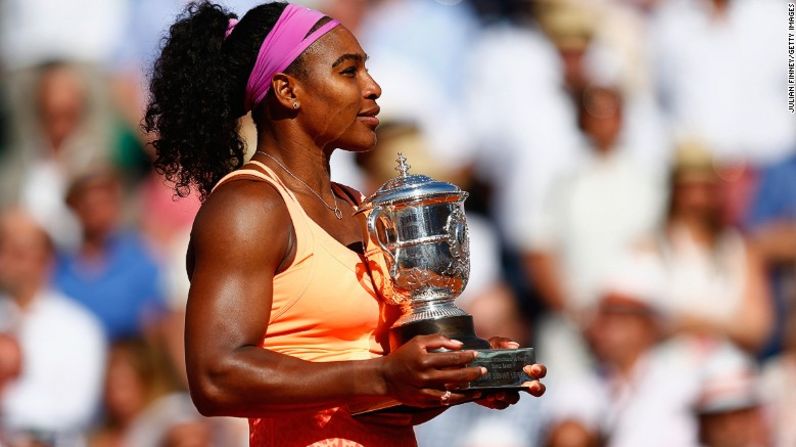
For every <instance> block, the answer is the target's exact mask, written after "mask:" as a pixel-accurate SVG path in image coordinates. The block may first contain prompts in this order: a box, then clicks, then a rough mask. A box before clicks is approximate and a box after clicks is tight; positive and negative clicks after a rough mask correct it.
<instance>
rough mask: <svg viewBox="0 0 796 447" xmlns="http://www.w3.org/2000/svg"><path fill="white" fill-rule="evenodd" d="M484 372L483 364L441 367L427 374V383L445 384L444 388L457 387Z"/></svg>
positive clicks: (479, 376) (475, 378)
mask: <svg viewBox="0 0 796 447" xmlns="http://www.w3.org/2000/svg"><path fill="white" fill-rule="evenodd" d="M484 374H486V368H484V367H483V366H476V367H472V368H460V369H443V370H438V371H435V372H433V373H431V374H429V377H428V380H427V383H429V384H439V385H445V387H446V388H459V387H460V386H461V385H466V384H467V383H469V382H473V381H475V380H478V379H480V378H481V377H482V376H483V375H484Z"/></svg>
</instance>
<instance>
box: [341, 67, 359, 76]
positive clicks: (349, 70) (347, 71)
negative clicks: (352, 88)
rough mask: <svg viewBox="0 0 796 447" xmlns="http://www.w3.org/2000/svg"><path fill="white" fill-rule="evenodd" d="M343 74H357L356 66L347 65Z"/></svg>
mask: <svg viewBox="0 0 796 447" xmlns="http://www.w3.org/2000/svg"><path fill="white" fill-rule="evenodd" d="M343 74H344V75H346V76H354V75H356V74H357V67H348V68H346V69H345V70H343Z"/></svg>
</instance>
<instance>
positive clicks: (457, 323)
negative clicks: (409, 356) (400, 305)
mask: <svg viewBox="0 0 796 447" xmlns="http://www.w3.org/2000/svg"><path fill="white" fill-rule="evenodd" d="M432 334H441V335H444V336H446V337H448V338H452V339H454V340H459V341H460V342H462V343H463V344H464V346H463V347H462V349H489V348H490V345H489V342H488V341H486V340H484V339H483V338H478V337H476V335H475V328H474V327H473V317H472V316H471V315H456V316H450V317H441V318H436V319H433V320H419V321H413V322H411V323H406V324H403V325H401V326H395V327H393V328H391V329H390V349H392V350H395V349H398V347H399V346H401V345H403V344H404V343H406V342H408V341H409V340H411V339H412V338H414V337H415V336H417V335H432Z"/></svg>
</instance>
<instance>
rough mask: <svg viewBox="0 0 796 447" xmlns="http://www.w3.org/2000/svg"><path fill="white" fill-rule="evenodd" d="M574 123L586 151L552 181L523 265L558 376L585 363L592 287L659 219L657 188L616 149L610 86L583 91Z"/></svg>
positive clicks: (618, 127)
mask: <svg viewBox="0 0 796 447" xmlns="http://www.w3.org/2000/svg"><path fill="white" fill-rule="evenodd" d="M579 116H580V124H581V127H582V129H583V131H584V133H585V135H586V136H587V137H588V138H589V141H590V146H589V147H588V148H587V150H584V151H583V157H584V159H583V161H582V162H581V163H579V164H577V165H576V166H574V167H573V168H572V169H570V170H569V171H568V172H567V173H565V174H563V175H561V176H560V178H559V179H558V180H557V181H556V182H554V183H553V185H552V187H551V190H550V191H549V193H548V197H547V200H546V203H545V206H544V208H543V209H542V210H541V212H540V213H539V217H538V218H537V219H536V225H534V226H533V227H532V228H530V229H529V231H528V234H527V240H528V243H527V244H526V245H525V247H524V250H525V265H526V270H527V272H528V275H529V277H530V278H531V281H532V283H533V284H534V286H535V287H536V288H537V290H538V291H539V293H540V295H541V298H542V299H543V300H544V302H545V304H546V305H547V307H548V309H550V310H551V313H550V315H548V316H547V317H546V318H545V319H544V320H543V321H541V323H540V327H539V333H538V342H537V346H538V349H539V355H540V357H542V358H546V359H550V361H552V362H553V363H555V364H556V370H558V371H573V370H574V369H575V368H582V367H584V366H585V365H586V364H587V363H588V353H587V352H585V347H584V346H583V343H582V342H581V340H580V337H579V334H578V332H579V328H578V324H579V323H578V320H579V318H580V316H581V314H582V313H583V312H584V311H586V310H587V309H589V308H590V307H592V306H593V305H594V299H595V297H597V293H596V287H597V286H598V285H599V281H600V280H601V279H602V278H603V276H604V275H606V274H608V273H610V272H609V271H608V269H610V267H611V266H612V265H613V264H615V263H617V262H619V261H620V260H621V257H622V256H623V255H624V253H625V251H626V250H627V249H628V248H629V247H630V246H631V245H633V244H634V243H636V242H637V241H638V240H640V239H642V238H643V237H645V236H646V235H647V234H649V233H652V232H653V231H654V230H655V228H656V226H657V224H658V221H659V219H660V217H661V215H662V214H663V202H664V200H663V197H664V192H663V185H662V182H661V181H660V179H659V177H656V176H655V175H653V174H651V173H650V172H648V171H646V170H645V169H644V168H643V167H642V166H641V165H640V164H638V163H637V162H636V161H635V159H633V158H632V156H631V155H630V153H629V152H628V151H627V150H626V148H624V147H623V146H622V145H621V135H622V129H623V122H624V121H623V117H624V115H623V101H622V97H621V94H620V93H619V91H618V90H617V89H615V88H610V87H602V86H591V87H588V88H586V90H585V92H584V94H583V96H582V100H581V103H580V105H579Z"/></svg>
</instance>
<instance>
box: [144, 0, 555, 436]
mask: <svg viewBox="0 0 796 447" xmlns="http://www.w3.org/2000/svg"><path fill="white" fill-rule="evenodd" d="M365 60H366V55H365V53H364V52H363V50H362V48H360V46H359V43H358V42H357V40H356V39H355V38H354V36H353V35H352V34H351V33H350V32H349V31H348V30H347V29H345V27H343V26H340V25H339V24H338V23H337V22H336V21H334V20H331V19H329V18H328V17H324V16H323V15H322V14H320V13H318V12H316V11H312V10H308V9H306V8H300V7H297V6H294V5H286V4H283V3H269V4H264V5H261V6H258V7H256V8H254V9H252V10H251V11H249V12H248V13H247V14H246V15H245V16H244V17H243V18H241V20H240V21H239V22H237V21H235V20H234V16H232V15H230V14H228V13H227V12H225V11H224V10H223V9H221V8H220V7H218V6H216V5H212V4H209V3H206V2H203V3H200V4H198V5H197V4H193V5H191V6H189V8H188V10H187V14H186V15H185V16H184V17H183V18H181V19H180V20H179V21H178V22H177V23H176V24H174V25H173V26H172V27H171V30H170V36H169V38H168V41H167V42H166V45H165V46H164V48H163V52H162V54H161V56H160V59H159V60H158V61H157V63H156V65H155V72H154V75H153V79H152V85H151V92H152V102H151V103H150V105H149V108H148V110H147V116H146V128H147V130H148V131H150V132H157V134H158V136H157V138H156V139H155V141H154V146H155V148H156V149H157V155H158V158H157V160H156V162H155V164H156V167H157V168H158V169H160V170H161V171H162V172H164V173H165V175H166V176H167V177H168V178H170V179H172V180H174V181H175V182H176V185H177V191H178V193H180V194H182V195H185V194H186V193H187V192H188V189H189V187H190V186H192V185H193V186H196V188H197V189H198V191H199V193H200V194H201V196H202V198H203V199H204V204H203V206H202V209H201V210H200V212H199V214H198V215H197V217H196V220H195V222H194V228H193V232H192V240H191V246H190V248H189V253H188V273H189V275H190V277H191V289H190V296H189V302H188V308H187V313H186V362H187V366H188V375H189V384H190V388H191V394H192V397H193V399H194V402H195V403H196V405H197V407H198V408H199V410H200V411H201V412H202V413H203V414H206V415H231V416H239V417H248V418H249V419H250V428H251V444H252V445H257V446H271V445H274V446H276V445H278V446H293V445H295V446H306V445H368V446H370V445H373V446H376V445H378V446H393V445H396V446H397V445H414V444H415V439H414V434H413V431H412V429H411V423H418V422H420V421H422V420H424V419H428V418H429V417H433V415H435V414H437V413H439V412H440V411H441V410H439V408H440V407H443V408H444V407H445V406H446V405H452V404H456V403H460V402H463V401H465V400H466V399H468V396H465V395H464V394H462V393H455V392H451V391H449V390H448V388H454V387H456V386H458V385H461V384H463V383H466V382H469V381H472V380H474V379H476V378H477V377H479V376H481V375H482V374H483V373H484V371H482V370H481V369H480V368H468V367H466V365H467V364H468V363H469V362H470V361H472V360H473V358H474V357H475V354H474V353H473V352H469V351H461V350H459V348H460V346H461V345H460V343H458V342H457V341H454V340H449V339H446V338H445V337H442V336H425V337H417V338H415V339H413V340H412V341H410V342H408V343H407V344H405V345H404V346H402V347H401V348H399V349H397V350H395V351H394V352H390V353H386V352H385V350H383V349H382V346H381V345H380V343H379V341H380V340H379V339H377V335H376V334H377V332H376V329H377V327H378V328H384V327H388V326H389V323H390V322H389V314H390V313H389V312H388V309H387V308H380V305H379V304H380V302H379V300H378V294H377V293H376V291H375V290H374V286H373V282H372V280H371V277H370V275H369V271H368V267H367V263H365V262H364V258H363V256H362V251H361V250H362V248H363V247H364V248H368V241H367V240H366V239H364V238H363V235H362V232H361V230H360V229H361V228H362V226H361V222H360V221H359V220H358V219H359V218H358V217H356V216H354V211H355V210H356V206H357V201H358V200H360V198H361V197H360V195H359V194H358V193H356V192H354V191H353V190H351V189H349V188H346V187H343V186H340V185H336V184H333V183H332V182H331V181H330V174H329V157H330V155H331V153H332V151H333V150H334V148H337V147H341V148H345V149H348V150H353V151H365V150H368V149H370V148H371V147H373V145H374V144H375V142H376V137H375V132H374V130H375V128H376V126H377V125H378V119H377V118H376V114H377V113H378V111H379V107H378V105H377V104H376V99H377V98H378V97H379V95H380V94H381V90H380V88H379V86H378V85H377V84H376V83H375V82H374V81H373V79H372V78H371V77H370V75H369V74H368V72H367V70H366V69H365ZM248 111H251V112H252V116H253V118H254V122H255V124H256V126H257V135H258V141H257V153H256V154H255V155H254V158H253V159H252V161H251V162H250V163H249V164H247V165H245V166H244V147H243V142H242V141H241V139H240V136H239V135H238V133H237V127H238V118H239V117H241V116H243V115H244V114H245V113H247V112H248ZM241 167H243V168H244V169H238V168H241ZM233 170H234V172H231V171H233ZM211 192H212V195H211V194H210V193H211ZM494 344H495V346H501V347H510V346H515V345H512V344H511V343H510V342H509V341H507V340H504V339H496V340H494ZM438 348H445V349H447V350H449V351H450V352H445V353H429V351H430V350H435V349H438ZM526 371H527V372H528V373H529V374H530V375H531V376H532V377H533V378H534V379H539V378H541V377H543V376H544V373H545V371H544V367H543V366H541V365H529V366H528V367H526ZM528 387H529V391H530V392H531V393H532V394H535V395H541V394H542V393H543V392H544V386H543V385H542V384H541V383H540V382H539V381H538V380H534V381H532V382H530V383H529V384H528ZM385 397H389V398H392V399H395V400H398V401H400V402H401V403H404V404H407V405H410V406H413V407H418V408H421V409H422V408H426V409H429V408H430V409H433V410H430V411H423V412H417V413H415V414H409V415H404V416H400V415H396V414H393V415H384V416H375V417H368V418H361V417H360V418H355V417H353V416H351V414H350V412H349V411H348V409H347V408H348V406H349V405H350V404H352V403H354V402H361V401H363V400H365V401H366V400H368V399H383V398H385ZM517 399H518V396H517V395H516V394H514V395H511V394H506V395H500V396H491V398H490V399H489V400H488V401H485V402H484V404H487V405H491V406H495V407H505V406H507V405H509V404H511V403H513V402H516V400H517ZM435 408H436V409H435Z"/></svg>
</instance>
